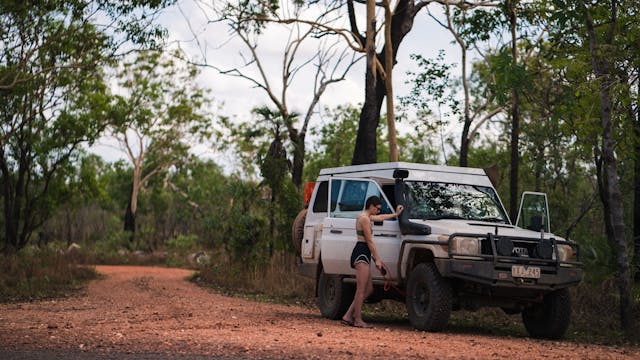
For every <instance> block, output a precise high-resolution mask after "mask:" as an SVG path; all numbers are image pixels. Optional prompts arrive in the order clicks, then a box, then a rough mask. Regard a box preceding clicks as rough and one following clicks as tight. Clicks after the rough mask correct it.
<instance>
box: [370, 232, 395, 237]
mask: <svg viewBox="0 0 640 360" xmlns="http://www.w3.org/2000/svg"><path fill="white" fill-rule="evenodd" d="M373 236H380V237H392V238H394V237H398V235H397V234H385V233H380V234H373Z"/></svg>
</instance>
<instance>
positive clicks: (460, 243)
mask: <svg viewBox="0 0 640 360" xmlns="http://www.w3.org/2000/svg"><path fill="white" fill-rule="evenodd" d="M451 252H452V253H455V254H462V255H477V254H480V241H479V240H478V239H477V238H472V237H454V238H453V240H451Z"/></svg>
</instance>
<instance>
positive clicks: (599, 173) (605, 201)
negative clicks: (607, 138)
mask: <svg viewBox="0 0 640 360" xmlns="http://www.w3.org/2000/svg"><path fill="white" fill-rule="evenodd" d="M593 152H594V155H593V156H594V160H595V165H596V180H597V182H598V196H599V197H600V201H601V202H602V211H603V213H604V214H605V217H604V230H605V235H606V237H607V242H608V243H609V246H611V248H612V249H615V243H614V241H613V239H614V234H613V225H612V224H611V217H610V216H606V214H611V208H610V206H609V194H608V192H607V179H606V178H605V177H604V175H603V170H602V154H600V149H599V148H598V146H597V145H594V147H593Z"/></svg>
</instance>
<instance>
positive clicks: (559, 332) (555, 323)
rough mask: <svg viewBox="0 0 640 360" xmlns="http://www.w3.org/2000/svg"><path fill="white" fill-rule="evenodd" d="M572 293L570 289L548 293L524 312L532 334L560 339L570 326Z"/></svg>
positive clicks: (528, 330) (542, 337)
mask: <svg viewBox="0 0 640 360" xmlns="http://www.w3.org/2000/svg"><path fill="white" fill-rule="evenodd" d="M570 319H571V295H570V294H569V290H568V289H562V290H557V291H554V292H551V293H548V294H547V295H545V296H544V299H543V300H542V302H541V303H539V304H534V305H532V306H530V307H528V308H526V309H524V311H523V312H522V322H523V323H524V327H525V328H526V329H527V332H528V333H529V335H530V336H532V337H535V338H540V339H553V340H555V339H560V338H562V337H563V336H564V333H565V332H566V331H567V328H568V327H569V320H570Z"/></svg>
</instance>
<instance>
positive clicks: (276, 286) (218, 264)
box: [191, 253, 315, 307]
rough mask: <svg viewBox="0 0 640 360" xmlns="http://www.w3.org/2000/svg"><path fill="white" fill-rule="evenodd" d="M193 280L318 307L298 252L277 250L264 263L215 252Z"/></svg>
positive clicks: (228, 291) (227, 290)
mask: <svg viewBox="0 0 640 360" xmlns="http://www.w3.org/2000/svg"><path fill="white" fill-rule="evenodd" d="M191 281H193V282H195V283H197V284H199V285H201V286H206V287H209V288H212V289H214V290H215V291H216V292H218V293H221V294H224V295H228V296H235V297H242V298H245V299H250V300H255V301H261V302H273V303H282V304H296V305H301V306H305V307H315V299H314V291H315V285H314V282H313V280H311V279H309V278H307V277H304V276H302V275H300V274H299V273H298V271H297V265H296V263H295V255H293V254H289V253H276V254H274V256H273V257H272V258H271V260H270V261H269V262H268V263H264V264H261V265H251V264H248V263H245V262H237V261H232V260H231V259H230V258H229V257H228V256H226V255H225V254H224V253H215V254H212V255H211V259H210V262H209V264H208V265H205V266H202V267H201V268H200V270H199V271H198V272H197V273H195V274H194V275H193V276H192V278H191Z"/></svg>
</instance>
